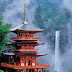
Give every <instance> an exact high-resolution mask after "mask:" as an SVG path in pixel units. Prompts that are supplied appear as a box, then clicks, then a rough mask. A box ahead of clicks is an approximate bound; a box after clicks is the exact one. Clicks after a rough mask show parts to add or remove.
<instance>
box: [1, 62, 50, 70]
mask: <svg viewBox="0 0 72 72" xmlns="http://www.w3.org/2000/svg"><path fill="white" fill-rule="evenodd" d="M1 66H3V67H7V68H13V69H32V68H50V65H49V64H40V63H37V64H36V66H31V65H29V66H20V65H16V64H15V63H10V64H9V63H1Z"/></svg>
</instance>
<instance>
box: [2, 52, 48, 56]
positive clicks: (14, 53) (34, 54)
mask: <svg viewBox="0 0 72 72" xmlns="http://www.w3.org/2000/svg"><path fill="white" fill-rule="evenodd" d="M3 54H4V55H8V56H14V55H25V56H46V55H47V54H39V53H20V52H11V53H3Z"/></svg>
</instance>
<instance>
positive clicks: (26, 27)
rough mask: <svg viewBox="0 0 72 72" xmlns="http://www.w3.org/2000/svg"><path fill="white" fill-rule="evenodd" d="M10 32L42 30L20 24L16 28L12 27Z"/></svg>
mask: <svg viewBox="0 0 72 72" xmlns="http://www.w3.org/2000/svg"><path fill="white" fill-rule="evenodd" d="M10 30H11V31H12V32H13V31H16V30H22V31H44V29H40V28H36V27H33V26H31V25H29V24H21V25H19V26H17V27H14V28H12V29H10Z"/></svg>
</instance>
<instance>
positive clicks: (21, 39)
mask: <svg viewBox="0 0 72 72" xmlns="http://www.w3.org/2000/svg"><path fill="white" fill-rule="evenodd" d="M11 40H15V41H37V40H40V38H38V37H37V38H11Z"/></svg>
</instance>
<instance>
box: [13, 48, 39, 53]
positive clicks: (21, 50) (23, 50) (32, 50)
mask: <svg viewBox="0 0 72 72" xmlns="http://www.w3.org/2000/svg"><path fill="white" fill-rule="evenodd" d="M12 51H20V52H25V51H26V52H30V51H31V52H34V51H38V49H13V50H12Z"/></svg>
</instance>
